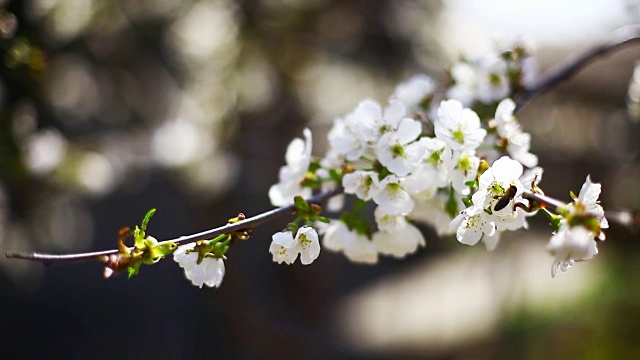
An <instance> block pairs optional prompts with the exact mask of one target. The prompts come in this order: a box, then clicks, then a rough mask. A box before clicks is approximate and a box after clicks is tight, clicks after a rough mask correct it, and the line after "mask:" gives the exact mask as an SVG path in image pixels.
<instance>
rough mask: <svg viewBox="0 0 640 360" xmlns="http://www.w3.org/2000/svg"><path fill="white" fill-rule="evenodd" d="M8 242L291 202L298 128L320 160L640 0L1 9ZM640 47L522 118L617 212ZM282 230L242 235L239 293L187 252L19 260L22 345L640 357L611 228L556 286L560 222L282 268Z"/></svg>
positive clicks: (548, 159) (17, 5) (78, 235)
mask: <svg viewBox="0 0 640 360" xmlns="http://www.w3.org/2000/svg"><path fill="white" fill-rule="evenodd" d="M0 5H1V8H2V10H0V37H1V39H0V48H1V49H2V54H0V55H1V56H2V58H1V61H2V62H1V64H0V180H1V181H0V249H1V250H2V251H3V252H5V251H34V250H38V251H47V252H60V253H62V252H80V251H88V250H103V249H110V248H114V247H115V245H116V239H117V233H118V229H119V228H120V227H122V226H125V225H134V224H137V223H139V221H140V220H141V218H142V217H143V216H144V214H145V212H146V211H147V210H148V209H149V208H152V207H155V208H158V212H157V213H156V215H155V216H154V218H153V219H152V221H151V224H150V233H151V234H153V235H154V236H156V237H157V238H158V239H167V238H171V237H175V236H180V235H184V234H190V233H194V232H198V231H202V230H204V229H207V228H210V227H215V226H218V225H221V224H223V223H225V222H226V219H228V218H231V217H233V216H235V215H237V213H238V212H240V211H242V212H244V213H246V214H248V215H253V214H257V213H260V212H262V211H264V210H267V209H270V208H271V206H270V204H269V201H268V197H267V190H268V188H269V186H270V185H271V184H272V183H274V182H275V181H276V180H277V172H278V168H279V167H280V166H281V165H282V164H283V163H284V153H285V149H286V146H287V144H288V143H289V141H290V140H291V139H292V138H293V137H297V136H300V134H301V132H302V129H303V128H304V127H305V126H309V127H310V128H312V130H313V131H314V146H315V147H314V154H316V155H321V154H322V152H323V149H324V148H325V147H326V146H325V140H324V139H325V137H324V136H325V134H326V131H328V129H329V127H330V126H331V122H332V120H333V118H334V117H335V116H340V115H343V114H345V113H347V112H349V111H351V110H352V109H353V108H354V107H355V105H356V104H357V103H358V101H359V100H361V99H363V98H365V97H371V98H374V99H377V100H379V101H381V102H383V101H386V99H387V97H388V96H389V94H391V92H392V91H393V88H394V87H395V85H396V84H397V83H399V82H401V81H403V80H405V79H407V78H408V77H409V76H411V75H413V74H415V73H418V72H426V73H429V74H430V75H432V76H433V77H434V78H435V79H442V78H443V76H444V71H445V69H446V66H447V65H448V64H450V63H451V62H452V61H454V60H455V59H456V58H457V57H458V56H459V55H460V54H461V53H462V52H466V53H470V54H474V53H475V54H477V53H479V52H481V51H482V50H484V49H487V48H488V47H489V46H490V44H491V39H492V38H493V37H494V36H499V35H500V34H502V35H503V36H506V37H512V36H515V35H522V36H524V37H525V38H527V39H530V40H531V42H532V43H533V44H534V45H535V46H536V52H535V54H536V59H537V62H538V67H539V70H540V73H544V72H545V71H546V70H547V69H549V68H550V67H551V66H553V65H554V64H558V63H561V62H563V61H565V60H566V59H568V58H570V57H571V55H572V54H575V53H576V52H578V51H580V50H582V49H586V48H587V47H588V46H589V45H590V44H593V43H594V42H596V41H598V40H599V39H601V38H602V37H603V36H605V35H606V34H607V33H608V32H610V31H611V30H613V29H615V28H618V27H620V26H624V25H627V24H632V23H635V22H638V21H640V11H639V7H638V6H639V5H640V4H639V3H638V2H637V1H623V0H620V1H605V0H594V1H577V0H572V1H564V2H561V3H560V4H558V2H556V1H550V0H545V1H528V2H524V1H523V2H512V1H506V0H502V1H500V0H493V1H487V2H474V1H470V0H451V1H444V0H443V1H422V2H419V1H375V2H374V1H331V0H270V1H232V0H227V1H222V0H220V1H188V0H185V1H172V0H157V1H150V0H146V1H145V0H139V1H118V0H111V1H98V0H29V1H0ZM639 56H640V47H638V48H634V47H629V48H627V49H624V50H622V51H620V52H618V53H616V54H615V55H613V56H609V57H606V58H602V59H599V60H598V61H595V62H594V63H593V64H592V65H591V66H589V67H588V68H586V69H585V70H584V71H583V72H581V73H580V74H579V75H578V76H577V77H575V78H574V79H573V80H571V81H569V82H567V83H565V84H563V85H562V86H559V87H558V88H557V89H555V90H554V91H552V92H549V93H546V94H544V95H543V96H540V97H537V98H536V99H534V101H533V102H532V103H530V104H529V105H528V106H527V107H526V108H525V109H524V110H523V111H522V112H521V113H520V115H519V117H520V120H521V121H522V123H523V126H524V127H525V130H526V131H529V132H531V133H532V136H533V140H532V151H533V152H534V153H537V154H538V155H539V156H540V165H541V166H543V167H544V168H545V175H544V179H543V181H542V184H541V185H542V187H543V188H544V189H545V191H546V192H547V193H548V194H552V195H554V196H556V197H558V198H561V199H565V200H567V199H569V196H568V192H569V190H573V191H575V192H578V191H579V189H580V186H581V184H582V182H583V181H584V178H585V177H586V175H587V174H591V175H592V178H593V179H594V181H597V182H601V183H602V184H603V195H602V199H603V203H604V204H605V208H606V209H607V210H613V209H639V208H640V186H638V180H637V179H638V178H640V166H639V161H638V160H639V159H638V150H639V149H640V146H639V144H640V143H639V141H638V140H637V139H638V136H639V135H640V134H639V131H638V124H637V122H636V120H635V119H634V118H633V117H632V116H630V115H629V114H628V111H627V105H626V99H627V88H628V85H629V80H630V77H631V74H632V72H633V68H634V64H635V61H636V59H638V58H639ZM285 222H286V220H282V222H281V223H273V224H268V225H265V226H263V227H260V228H258V229H257V230H256V237H254V238H252V239H251V240H250V241H248V242H244V243H240V244H238V245H237V246H234V247H233V248H232V249H231V251H230V252H229V254H228V256H229V260H228V261H227V262H226V265H227V274H226V276H225V279H224V282H223V285H222V287H221V288H219V289H209V288H205V289H198V288H196V287H194V286H192V285H191V284H190V283H189V282H188V281H186V280H185V279H184V275H183V272H182V270H181V269H180V268H178V266H177V264H175V263H174V262H173V261H172V260H171V259H167V260H166V261H162V262H160V263H159V264H157V265H156V266H153V267H143V268H142V269H141V274H140V275H139V276H137V277H135V278H132V279H130V280H127V279H126V278H125V276H117V277H115V278H112V279H108V280H104V279H103V278H102V269H101V264H96V263H87V264H77V265H65V266H54V267H49V268H45V267H43V266H42V265H40V264H37V263H30V262H26V261H19V260H8V259H5V258H4V257H2V258H0V270H1V271H0V307H1V308H2V309H3V310H2V315H1V316H0V324H1V326H2V327H3V329H4V331H3V336H2V337H0V358H1V359H18V358H20V359H25V358H26V359H32V358H33V359H114V358H117V359H133V358H139V359H140V358H142V359H146V358H152V357H154V358H161V359H165V358H166V359H174V358H175V359H187V358H202V357H212V358H430V359H495V358H513V359H539V358H547V359H553V358H563V359H567V358H569V359H572V358H576V359H621V358H633V357H634V356H637V354H638V353H640V343H639V342H638V341H637V340H638V334H639V333H640V283H639V280H638V279H639V276H640V261H639V259H640V246H639V242H638V236H637V234H636V232H635V231H634V230H633V229H627V228H624V227H621V226H618V225H617V224H615V223H613V224H612V228H611V229H610V231H609V232H608V233H607V235H608V239H607V241H606V242H605V243H603V244H601V246H600V254H599V255H598V256H597V257H596V258H594V259H593V260H592V261H590V262H588V263H580V264H577V265H576V266H575V268H573V269H571V270H570V271H569V272H568V273H561V274H559V275H558V276H557V278H556V279H551V278H550V274H549V273H550V266H551V263H552V258H551V257H550V256H549V255H548V254H547V253H546V251H545V245H546V242H547V241H548V239H549V237H550V235H549V230H548V227H546V226H545V225H546V224H545V222H546V221H545V219H543V218H542V217H537V218H536V219H534V220H533V221H532V224H531V225H532V226H531V227H532V230H530V231H520V232H516V233H512V234H507V235H506V236H505V237H504V240H503V242H502V243H501V245H500V246H499V248H498V249H497V250H496V251H495V252H492V253H487V252H486V251H485V249H484V248H482V246H478V247H476V248H469V247H466V246H464V245H461V244H459V243H458V242H457V241H455V239H453V238H438V237H437V236H436V235H435V234H434V232H433V231H432V230H431V229H428V228H424V229H423V230H424V232H425V236H426V238H427V242H428V245H427V248H426V249H424V250H422V251H421V252H419V253H418V254H417V255H414V256H411V257H409V258H408V259H405V260H404V261H395V260H390V259H382V260H381V262H380V263H379V264H378V265H376V266H362V265H356V264H351V263H349V262H348V261H347V260H345V259H344V257H343V256H341V255H337V254H332V253H329V252H327V251H323V253H322V255H321V256H320V258H319V259H318V260H317V261H316V262H315V263H314V264H313V265H312V266H308V267H305V266H302V265H300V264H298V263H297V264H295V265H292V266H278V265H276V264H274V263H273V262H272V261H271V256H270V254H269V253H268V252H267V250H268V246H269V242H270V240H271V234H272V233H273V232H275V231H278V230H279V229H280V228H282V226H283V225H284V224H285Z"/></svg>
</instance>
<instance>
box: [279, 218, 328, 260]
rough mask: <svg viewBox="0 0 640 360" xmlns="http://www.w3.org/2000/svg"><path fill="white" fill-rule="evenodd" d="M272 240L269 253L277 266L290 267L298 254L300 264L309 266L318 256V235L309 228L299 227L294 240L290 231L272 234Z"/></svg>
mask: <svg viewBox="0 0 640 360" xmlns="http://www.w3.org/2000/svg"><path fill="white" fill-rule="evenodd" d="M272 239H273V241H272V242H271V246H270V247H269V252H270V253H271V254H272V255H273V261H274V262H277V263H278V264H282V263H283V262H284V263H286V264H287V265H290V264H292V263H293V262H294V261H296V258H297V257H298V254H300V262H301V263H302V264H303V265H309V264H311V263H312V262H313V261H314V260H315V259H317V258H318V256H319V255H320V242H319V241H318V233H317V232H316V230H315V229H314V228H312V227H310V226H302V227H300V228H299V229H298V232H297V233H296V237H295V238H294V237H293V233H292V232H291V231H282V232H278V233H275V234H273V236H272Z"/></svg>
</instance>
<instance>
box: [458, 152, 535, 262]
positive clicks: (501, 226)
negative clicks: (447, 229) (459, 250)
mask: <svg viewBox="0 0 640 360" xmlns="http://www.w3.org/2000/svg"><path fill="white" fill-rule="evenodd" d="M522 172H523V168H522V165H521V164H520V163H519V162H517V161H515V160H512V159H510V158H508V157H506V156H504V157H502V158H500V159H498V160H496V161H495V162H494V163H493V165H492V166H491V167H490V168H489V169H487V170H486V171H485V172H484V173H483V174H482V175H480V179H479V181H478V191H476V193H474V194H473V196H472V197H471V200H472V202H473V205H472V206H470V207H469V208H467V209H465V210H463V211H461V212H460V214H459V215H458V216H457V217H456V218H455V219H454V220H453V221H452V222H451V226H452V227H453V228H457V230H456V238H457V239H458V241H460V242H461V243H463V244H467V245H474V244H476V243H477V242H478V241H479V240H480V239H481V238H482V239H483V241H484V242H485V245H486V246H487V248H488V249H490V250H492V249H494V248H495V247H496V245H497V243H498V240H499V239H500V232H502V231H505V230H516V229H519V228H522V227H525V228H526V227H527V222H526V219H525V218H526V214H525V212H524V211H523V210H522V209H521V208H519V207H518V208H515V207H514V206H513V203H514V202H516V201H519V200H520V199H521V194H522V192H523V191H524V186H523V185H522V183H520V180H519V178H520V176H521V175H522ZM512 187H513V189H512ZM505 200H506V201H508V202H507V203H506V204H503V206H502V208H501V209H499V208H497V207H496V205H497V204H498V202H500V201H505ZM483 235H484V236H483Z"/></svg>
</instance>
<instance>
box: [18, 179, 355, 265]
mask: <svg viewBox="0 0 640 360" xmlns="http://www.w3.org/2000/svg"><path fill="white" fill-rule="evenodd" d="M342 191H343V189H342V187H337V188H335V189H333V190H330V191H327V192H324V193H320V194H318V195H316V196H314V197H312V198H309V199H307V202H308V203H310V204H320V203H322V202H324V201H326V200H327V199H329V198H331V197H333V196H335V195H338V194H340V193H342ZM293 211H294V206H293V205H289V206H285V207H281V208H277V209H273V210H269V211H267V212H264V213H261V214H258V215H256V216H253V217H250V218H247V219H245V220H242V221H238V222H237V223H233V224H227V225H224V226H220V227H217V228H214V229H210V230H205V231H202V232H199V233H196V234H192V235H186V236H181V237H178V238H175V239H168V240H163V241H162V243H167V242H174V243H176V244H178V245H181V244H187V243H190V242H194V241H196V240H201V239H211V238H215V237H216V236H218V235H222V234H228V233H232V232H236V231H241V230H248V229H253V228H255V227H256V226H258V225H261V224H264V223H266V222H269V221H271V220H273V219H276V218H279V217H282V216H284V215H287V214H291V213H293ZM129 249H130V250H133V248H129ZM117 253H118V250H117V249H113V250H105V251H96V252H89V253H79V254H62V255H56V254H45V253H36V252H33V253H14V252H7V253H6V256H7V257H8V258H12V259H24V260H32V261H39V262H42V263H43V264H45V265H52V264H54V263H74V262H84V261H103V259H106V257H107V256H109V255H114V254H117Z"/></svg>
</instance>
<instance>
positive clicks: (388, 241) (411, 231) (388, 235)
mask: <svg viewBox="0 0 640 360" xmlns="http://www.w3.org/2000/svg"><path fill="white" fill-rule="evenodd" d="M373 243H374V244H375V245H376V248H377V249H378V251H379V252H380V253H381V254H383V255H391V256H393V257H395V258H403V257H405V256H407V255H409V254H413V253H414V252H416V250H418V247H419V246H425V245H426V241H425V240H424V236H423V235H422V232H420V230H419V229H418V228H417V227H415V226H414V225H412V224H410V223H409V222H407V221H406V220H405V219H404V218H400V219H399V221H398V223H397V224H396V227H395V228H394V229H392V230H391V229H387V230H381V231H377V232H376V233H375V234H373Z"/></svg>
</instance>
